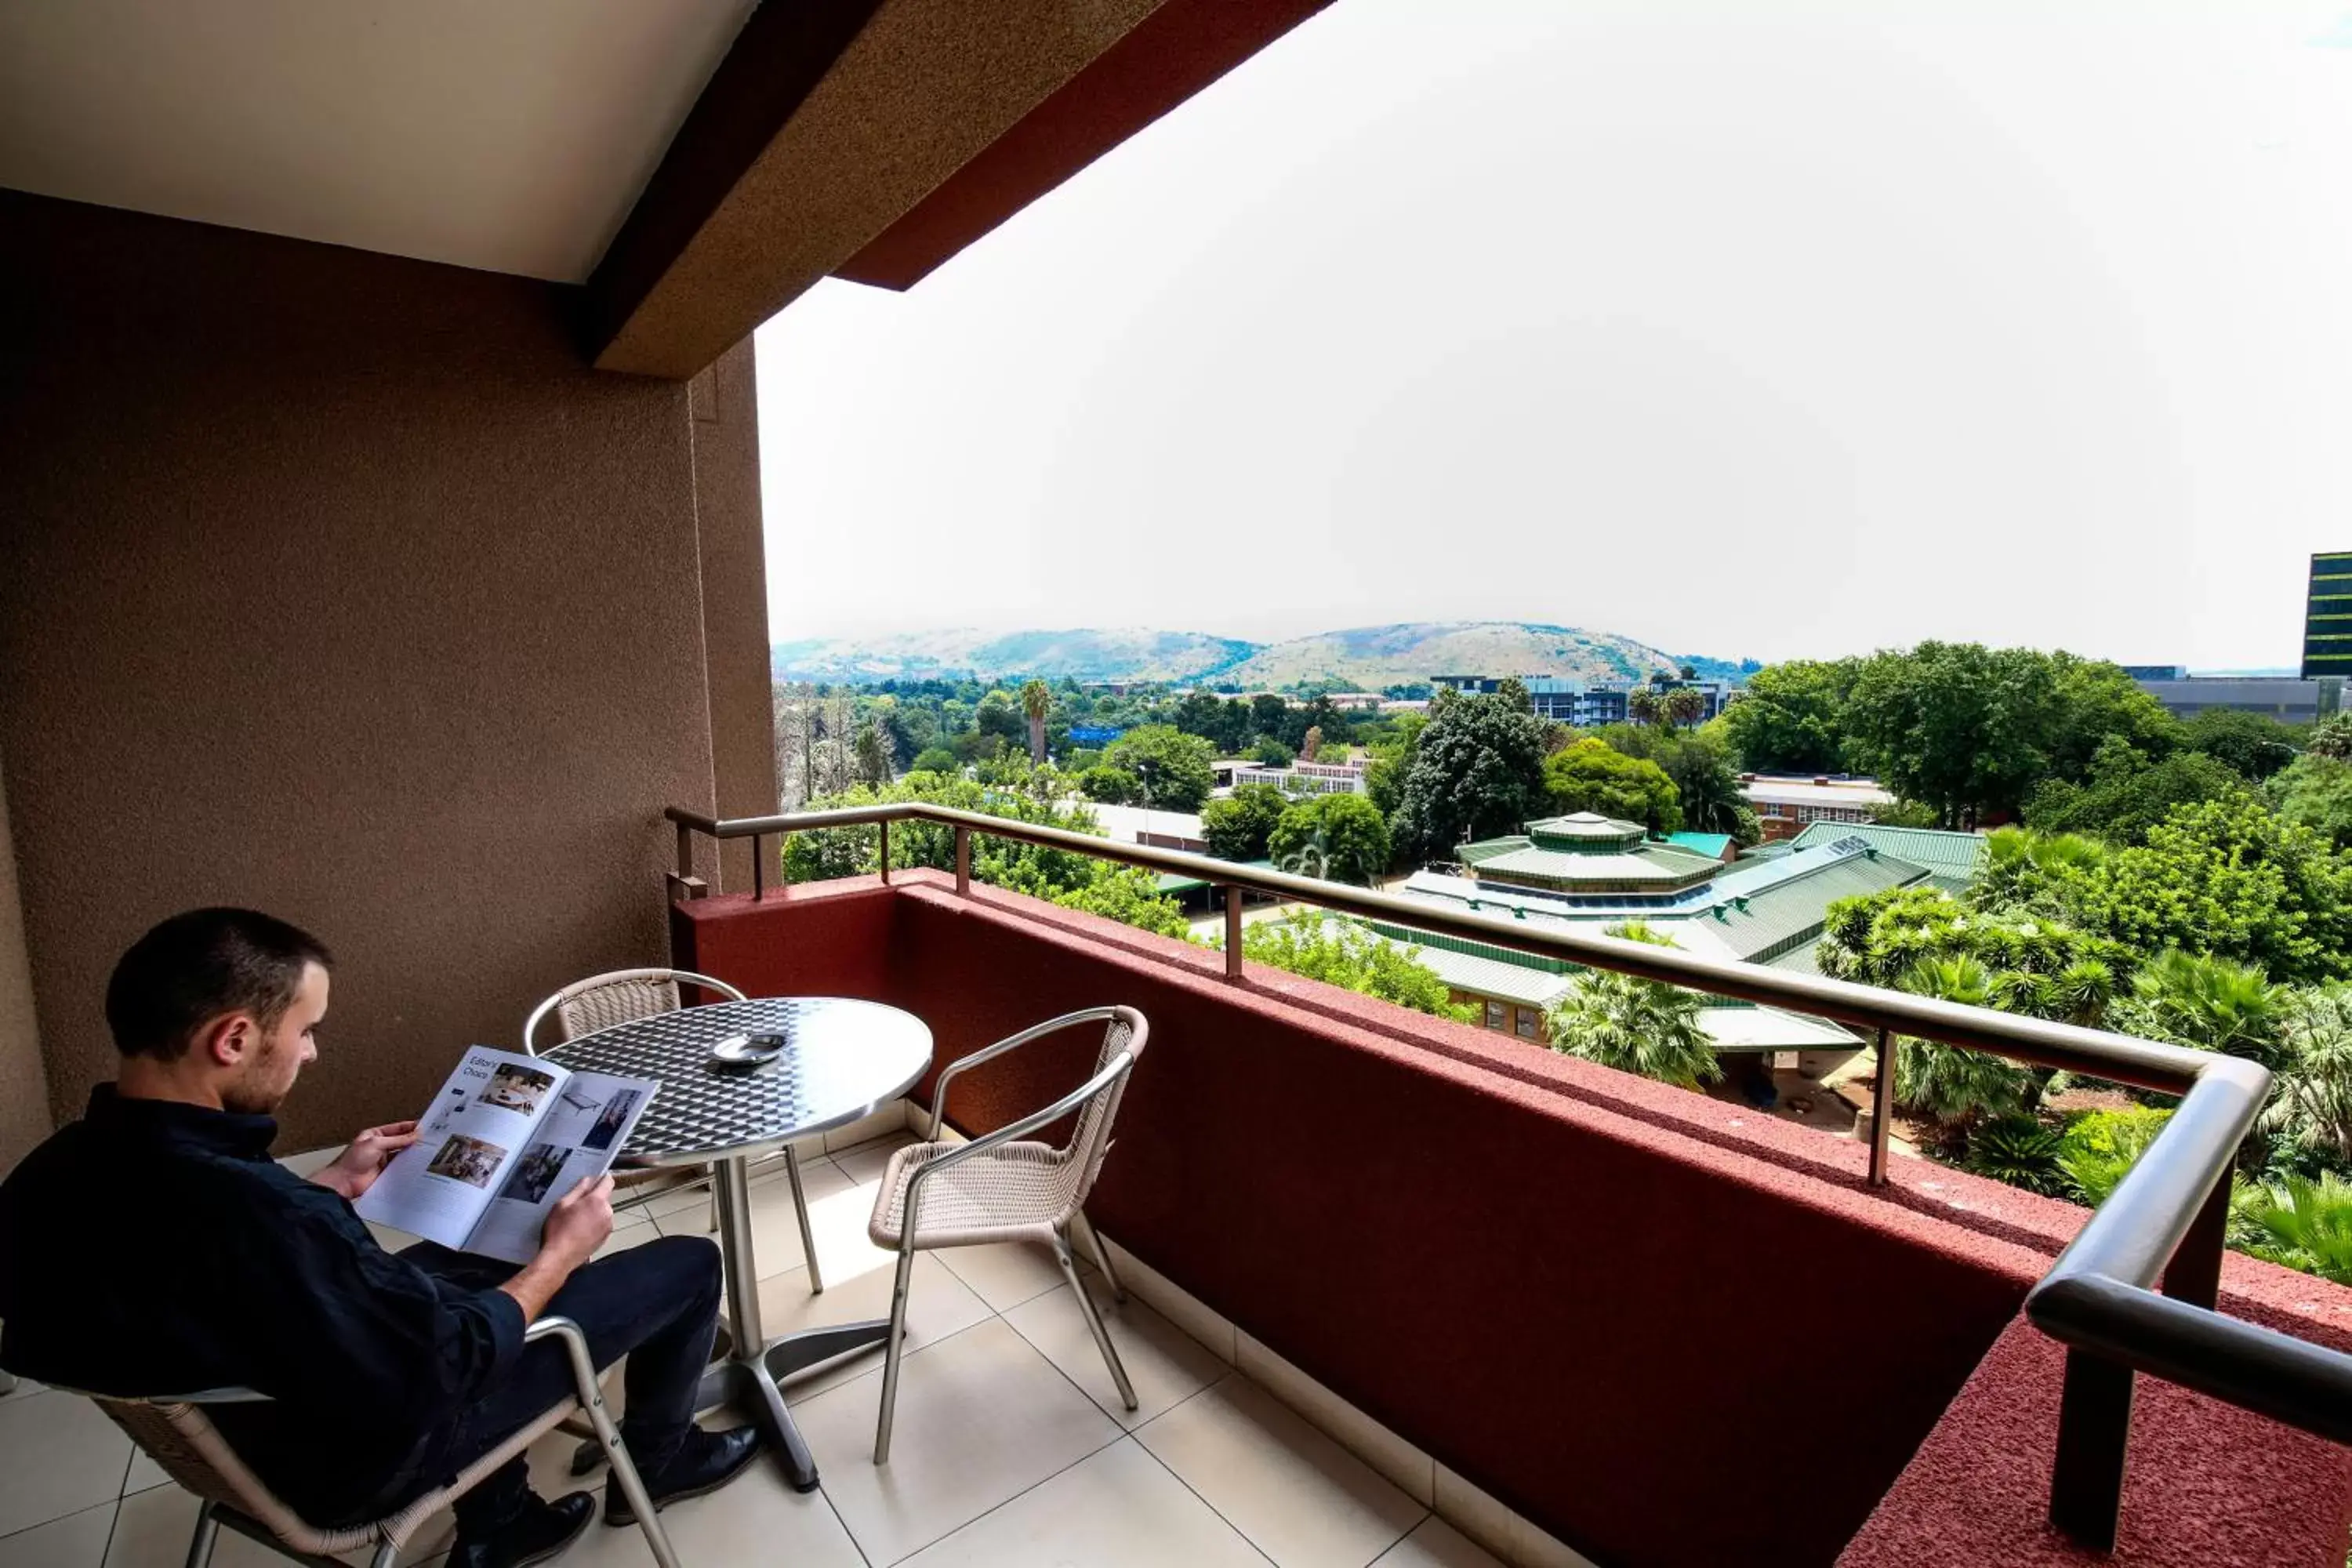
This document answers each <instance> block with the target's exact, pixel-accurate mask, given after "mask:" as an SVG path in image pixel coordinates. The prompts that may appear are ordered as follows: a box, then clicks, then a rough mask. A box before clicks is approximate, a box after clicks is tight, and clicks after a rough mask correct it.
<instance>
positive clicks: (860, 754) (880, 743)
mask: <svg viewBox="0 0 2352 1568" xmlns="http://www.w3.org/2000/svg"><path fill="white" fill-rule="evenodd" d="M852 744H853V749H854V752H855V754H856V759H857V779H858V782H859V783H860V784H888V783H889V782H890V746H889V742H887V741H885V740H884V739H883V738H882V731H881V730H880V729H878V728H877V727H876V726H875V725H873V724H870V723H869V724H863V725H860V726H859V727H858V731H857V738H856V741H855V742H853V743H852Z"/></svg>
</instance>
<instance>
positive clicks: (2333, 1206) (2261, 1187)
mask: <svg viewBox="0 0 2352 1568" xmlns="http://www.w3.org/2000/svg"><path fill="white" fill-rule="evenodd" d="M2247 1185H2248V1190H2247V1193H2246V1194H2245V1198H2244V1201H2242V1203H2240V1204H2239V1205H2236V1213H2235V1215H2234V1216H2233V1217H2235V1218H2236V1219H2237V1220H2238V1222H2239V1223H2240V1224H2241V1225H2242V1226H2244V1227H2245V1228H2246V1229H2247V1230H2249V1231H2250V1232H2251V1233H2252V1235H2251V1239H2250V1240H2249V1242H2248V1245H2247V1247H2246V1250H2247V1251H2248V1252H2251V1253H2252V1254H2253V1255H2254V1256H2255V1257H2257V1258H2268V1259H2270V1260H2271V1261H2272V1262H2273V1263H2283V1264H2284V1265H2285V1266H2286V1267H2287V1268H2298V1269H2301V1270H2302V1271H2303V1272H2304V1273H2305V1274H2316V1275H2318V1276H2319V1277H2320V1278H2321V1279H2332V1280H2334V1281H2335V1282H2336V1284H2338V1285H2352V1182H2347V1181H2345V1180H2344V1179H2343V1178H2342V1177H2341V1176H2338V1175H2337V1174H2336V1173H2334V1172H2333V1171H2330V1172H2327V1173H2326V1174H2324V1175H2322V1176H2321V1177H2320V1178H2319V1179H2318V1180H2317V1181H2309V1180H2306V1179H2305V1178H2304V1177H2301V1176H2289V1177H2288V1178H2287V1179H2286V1180H2284V1182H2278V1183H2274V1184H2263V1183H2249V1184H2247Z"/></svg>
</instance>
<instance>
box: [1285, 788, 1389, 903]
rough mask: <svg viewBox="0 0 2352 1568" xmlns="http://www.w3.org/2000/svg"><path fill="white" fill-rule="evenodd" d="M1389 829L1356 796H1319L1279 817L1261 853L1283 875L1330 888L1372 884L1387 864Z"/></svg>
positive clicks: (1374, 809)
mask: <svg viewBox="0 0 2352 1568" xmlns="http://www.w3.org/2000/svg"><path fill="white" fill-rule="evenodd" d="M1389 849H1390V843H1389V825H1388V823H1387V821H1386V820H1385V819H1383V818H1382V817H1381V813H1380V808H1379V807H1378V806H1376V805H1373V804H1372V803H1371V802H1370V801H1369V800H1366V799H1365V798H1364V797H1363V796H1361V795H1317V796H1315V797H1314V798H1313V799H1311V800H1303V801H1300V802H1299V803H1298V804H1297V805H1293V806H1291V807H1290V808H1289V809H1288V810H1286V811H1285V812H1284V813H1283V814H1282V816H1281V819H1280V820H1279V821H1277V822H1276V824H1275V826H1274V831H1273V832H1272V833H1271V834H1270V835H1269V836H1268V837H1267V839H1266V851H1267V853H1268V854H1269V855H1271V856H1272V857H1273V858H1274V863H1275V864H1276V866H1278V867H1280V868H1282V869H1284V870H1286V871H1293V872H1297V873H1298V874H1299V875H1302V876H1308V877H1327V878H1328V879H1331V880H1332V881H1335V882H1355V883H1359V884H1369V883H1371V882H1374V881H1377V880H1378V879H1379V878H1380V875H1381V872H1382V871H1385V870H1387V869H1388V864H1389Z"/></svg>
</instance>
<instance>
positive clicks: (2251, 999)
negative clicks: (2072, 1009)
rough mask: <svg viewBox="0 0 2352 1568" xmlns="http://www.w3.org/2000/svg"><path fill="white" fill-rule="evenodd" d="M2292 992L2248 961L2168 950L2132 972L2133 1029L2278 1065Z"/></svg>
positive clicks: (2131, 1021)
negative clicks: (2135, 971) (2271, 980)
mask: <svg viewBox="0 0 2352 1568" xmlns="http://www.w3.org/2000/svg"><path fill="white" fill-rule="evenodd" d="M2292 999H2293V993H2292V992H2290V991H2289V990H2288V989H2287V988H2286V987H2285V986H2284V985H2273V984H2271V983H2270V976H2268V975H2267V974H2265V973H2263V971H2262V970H2261V969H2259V968H2257V967H2256V966H2254V965H2252V964H2248V963H2231V961H2230V960H2228V959H2226V958H2215V957H2212V956H2211V955H2210V954H2207V953H2196V952H2181V951H2180V950H2179V949H2178V948H2170V949H2167V950H2166V951H2165V952H2161V953H2159V954H2158V955H2157V957H2156V958H2155V960H2154V961H2153V962H2151V963H2147V964H2144V965H2142V966H2141V968H2140V971H2139V973H2137V974H2135V975H2133V976H2132V1001H2131V1005H2130V1009H2129V1017H2128V1020H2127V1026H2128V1027H2130V1028H2131V1029H2132V1030H2133V1032H2135V1033H2142V1034H2147V1035H2152V1036H2154V1037H2157V1038H2158V1039H2164V1040H2173V1041H2177V1042H2179V1044H2181V1045H2184V1046H2195V1047H2197V1048H2198V1049H2200V1050H2206V1051H2221V1052H2222V1053H2224V1054H2225V1055H2229V1056H2233V1057H2247V1058H2252V1060H2255V1061H2258V1062H2261V1063H2263V1065H2264V1066H2266V1067H2270V1066H2275V1065H2277V1062H2278V1058H2279V1056H2280V1052H2281V1048H2282V1047H2283V1045H2284V1039H2283V1036H2282V1031H2283V1030H2284V1026H2285V1024H2286V1019H2287V1007H2288V1004H2289V1002H2290V1001H2291V1000H2292Z"/></svg>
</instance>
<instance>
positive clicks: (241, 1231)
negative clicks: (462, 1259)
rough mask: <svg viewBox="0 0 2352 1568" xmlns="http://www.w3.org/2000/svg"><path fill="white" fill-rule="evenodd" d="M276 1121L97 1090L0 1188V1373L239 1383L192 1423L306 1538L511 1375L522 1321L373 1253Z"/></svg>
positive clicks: (348, 1515) (136, 1382)
mask: <svg viewBox="0 0 2352 1568" xmlns="http://www.w3.org/2000/svg"><path fill="white" fill-rule="evenodd" d="M277 1134H278V1123H277V1122H276V1121H274V1120H273V1119H271V1118H269V1117H267V1116H247V1115H238V1114H236V1113H234V1112H230V1111H221V1110H205V1109H204V1108H203V1107H200V1106H194V1105H184V1104H180V1103H177V1102H174V1101H169V1100H131V1099H126V1098H123V1097H121V1096H120V1095H118V1094H116V1093H115V1092H114V1089H113V1086H112V1085H110V1084H107V1085H100V1087H99V1089H97V1090H96V1091H95V1092H94V1093H92V1094H91V1096H90V1101H89V1111H88V1113H87V1114H86V1115H85V1117H84V1119H83V1120H82V1121H78V1122H75V1123H74V1124H72V1125H71V1126H69V1127H66V1128H64V1129H62V1130H61V1131H58V1133H57V1134H56V1135H55V1136H53V1137H52V1138H50V1139H49V1140H48V1142H45V1143H43V1144H42V1145H41V1146H40V1147H39V1148H38V1149H37V1150H35V1151H34V1152H32V1153H31V1154H29V1155H28V1156H26V1159H25V1161H24V1162H23V1163H21V1164H20V1165H18V1166H17V1168H16V1172H15V1173H13V1174H12V1175H10V1176H9V1178H8V1180H7V1181H6V1182H5V1184H0V1365H5V1367H6V1368H7V1369H8V1370H9V1371H11V1372H15V1373H22V1374H24V1375H26V1376H27V1377H34V1378H38V1379H40V1380H41V1381H42V1382H45V1383H57V1384H64V1385H66V1386H68V1387H71V1388H79V1389H85V1390H88V1391H89V1392H92V1393H98V1394H141V1395H153V1394H191V1393H195V1392H197V1391H199V1390H203V1389H208V1388H218V1387H223V1386H226V1385H231V1384H242V1385H244V1386H246V1387H249V1388H254V1389H257V1390H259V1391H260V1392H261V1393H263V1394H268V1395H269V1396H270V1399H271V1401H272V1403H270V1404H268V1405H215V1406H211V1407H209V1408H208V1410H207V1414H208V1415H211V1416H212V1418H213V1420H214V1422H215V1425H217V1426H219V1427H220V1428H221V1431H222V1433H223V1435H224V1436H226V1437H227V1438H228V1440H229V1442H230V1444H231V1445H232V1446H233V1447H236V1450H237V1452H238V1453H239V1454H240V1455H241V1456H242V1457H243V1458H245V1459H246V1461H247V1463H249V1464H251V1465H252V1466H253V1468H254V1469H255V1471H256V1473H257V1474H258V1475H259V1476H260V1477H261V1479H263V1480H265V1481H267V1482H268V1484H269V1485H270V1487H271V1488H272V1489H275V1490H276V1491H277V1492H278V1495H279V1496H280V1497H282V1498H284V1499H285V1500H286V1501H287V1502H288V1503H289V1505H290V1506H292V1507H293V1508H294V1509H295V1510H296V1511H298V1512H299V1513H301V1514H303V1515H304V1516H305V1517H307V1518H309V1519H310V1521H312V1522H313V1523H318V1524H329V1523H336V1522H342V1521H349V1520H352V1519H355V1518H358V1517H360V1516H361V1515H362V1513H363V1512H364V1511H365V1510H368V1509H369V1508H370V1507H371V1506H372V1505H374V1504H377V1503H380V1502H383V1501H385V1500H387V1497H386V1489H387V1488H388V1487H390V1486H392V1485H393V1484H394V1482H395V1481H397V1480H399V1479H401V1478H402V1477H403V1476H404V1475H405V1474H406V1473H407V1472H408V1471H409V1469H410V1468H411V1467H412V1466H413V1465H414V1464H415V1463H416V1462H417V1460H418V1459H419V1458H421V1457H422V1456H424V1455H425V1453H426V1452H428V1450H429V1449H430V1447H431V1445H432V1442H433V1440H434V1439H435V1437H436V1436H438V1435H439V1434H440V1433H442V1432H443V1431H444V1430H445V1429H446V1427H447V1426H449V1425H450V1424H451V1423H452V1422H453V1421H454V1420H455V1418H456V1417H457V1415H458V1413H459V1412H460V1411H462V1410H463V1409H464V1408H465V1406H466V1405H467V1404H468V1403H469V1402H470V1401H472V1400H474V1399H476V1398H477V1397H478V1396H479V1395H480V1394H482V1392H483V1391H484V1389H485V1388H486V1387H487V1386H488V1384H490V1383H491V1382H492V1381H493V1380H494V1379H496V1378H497V1377H498V1376H499V1374H500V1373H503V1372H505V1371H506V1370H507V1369H508V1368H509V1367H510V1366H511V1365H512V1364H513V1363H514V1360H515V1357H516V1356H517V1354H518V1353H519V1352H520V1350H521V1347H522V1331H523V1319H522V1310H521V1308H520V1306H519V1305H518V1304H517V1303H516V1301H515V1300H514V1299H513V1298H512V1297H510V1296H508V1295H506V1294H505V1293H504V1292H502V1291H499V1290H467V1289H460V1288H458V1287H457V1286H454V1285H452V1284H450V1283H448V1282H447V1281H446V1280H442V1279H436V1278H435V1277H433V1276H432V1275H430V1274H427V1273H425V1271H424V1270H422V1269H420V1268H415V1266H414V1265H412V1264H409V1263H406V1262H404V1261H403V1260H402V1259H401V1258H398V1257H397V1256H395V1255H394V1254H392V1253H388V1252H386V1251H384V1249H383V1247H380V1246H378V1245H377V1244H376V1240H375V1238H374V1237H373V1236H372V1235H371V1234H370V1233H369V1231H368V1228H367V1226H365V1225H363V1224H362V1223H361V1222H360V1219H359V1217H358V1216H357V1215H354V1214H353V1213H352V1205H351V1204H350V1203H349V1202H348V1201H346V1200H345V1199H344V1198H343V1197H341V1195H340V1194H336V1193H333V1192H331V1191H330V1190H328V1189H327V1188H325V1187H322V1186H319V1185H317V1184H314V1183H310V1182H307V1181H304V1180H302V1179H301V1178H300V1177H299V1176H296V1175H295V1174H294V1173H292V1172H290V1171H289V1170H287V1169H286V1168H285V1167H284V1166H282V1165H279V1164H278V1163H277V1162H275V1161H274V1160H272V1159H271V1158H270V1157H269V1144H270V1142H271V1140H272V1139H274V1138H275V1137H276V1136H277Z"/></svg>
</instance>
